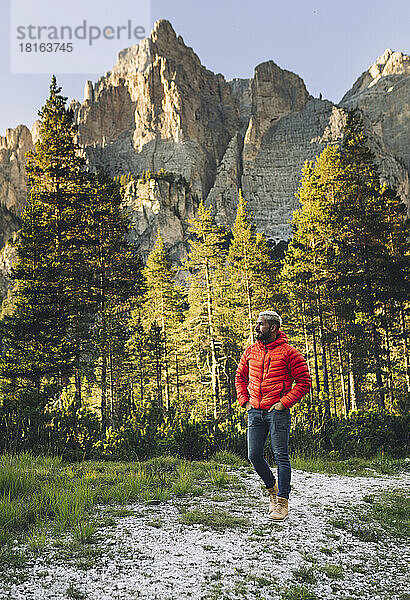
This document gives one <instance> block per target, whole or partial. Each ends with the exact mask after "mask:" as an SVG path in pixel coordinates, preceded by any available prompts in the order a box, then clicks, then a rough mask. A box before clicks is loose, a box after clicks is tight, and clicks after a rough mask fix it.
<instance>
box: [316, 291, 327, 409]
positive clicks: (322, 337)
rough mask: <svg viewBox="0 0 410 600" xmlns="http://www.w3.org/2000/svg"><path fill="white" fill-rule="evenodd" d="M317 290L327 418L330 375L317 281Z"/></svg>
mask: <svg viewBox="0 0 410 600" xmlns="http://www.w3.org/2000/svg"><path fill="white" fill-rule="evenodd" d="M316 291H317V310H318V315H319V336H320V350H321V354H322V375H323V395H324V406H325V418H329V417H330V400H329V375H328V368H327V357H326V346H325V340H324V326H323V313H322V305H321V300H320V291H319V284H318V282H317V281H316Z"/></svg>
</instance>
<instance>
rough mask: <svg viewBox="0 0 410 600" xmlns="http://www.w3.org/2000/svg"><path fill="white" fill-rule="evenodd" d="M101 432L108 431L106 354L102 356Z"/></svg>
mask: <svg viewBox="0 0 410 600" xmlns="http://www.w3.org/2000/svg"><path fill="white" fill-rule="evenodd" d="M101 360H102V364H101V431H102V434H103V435H105V432H106V431H107V357H106V356H105V352H103V355H102V356H101Z"/></svg>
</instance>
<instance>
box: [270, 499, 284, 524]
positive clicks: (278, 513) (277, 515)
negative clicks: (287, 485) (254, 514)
mask: <svg viewBox="0 0 410 600" xmlns="http://www.w3.org/2000/svg"><path fill="white" fill-rule="evenodd" d="M288 512H289V510H288V499H287V498H281V497H280V496H276V508H275V510H274V511H272V512H270V513H269V518H270V519H273V520H274V521H283V520H284V519H286V517H287V516H288Z"/></svg>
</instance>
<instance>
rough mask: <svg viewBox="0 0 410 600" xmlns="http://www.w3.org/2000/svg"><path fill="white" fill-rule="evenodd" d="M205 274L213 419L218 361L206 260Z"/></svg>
mask: <svg viewBox="0 0 410 600" xmlns="http://www.w3.org/2000/svg"><path fill="white" fill-rule="evenodd" d="M205 274H206V293H207V309H208V329H209V338H210V342H211V380H212V397H213V405H214V409H213V410H214V418H215V419H216V418H217V416H218V404H219V382H218V361H217V354H216V346H215V334H214V325H213V311H212V296H211V282H210V277H209V266H208V259H206V260H205Z"/></svg>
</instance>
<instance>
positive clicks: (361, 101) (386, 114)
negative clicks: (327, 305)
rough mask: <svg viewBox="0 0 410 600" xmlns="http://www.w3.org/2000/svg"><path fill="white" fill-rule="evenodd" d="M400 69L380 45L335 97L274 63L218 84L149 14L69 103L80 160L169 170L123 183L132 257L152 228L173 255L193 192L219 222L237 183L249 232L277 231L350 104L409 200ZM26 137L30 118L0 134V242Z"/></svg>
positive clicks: (16, 208) (8, 225)
mask: <svg viewBox="0 0 410 600" xmlns="http://www.w3.org/2000/svg"><path fill="white" fill-rule="evenodd" d="M408 75H409V57H408V56H407V55H404V54H402V53H400V52H392V51H391V50H386V52H385V53H384V54H383V56H382V57H380V58H379V59H377V61H376V62H375V64H374V65H372V66H371V67H370V68H369V69H368V70H367V71H366V72H365V73H363V74H362V75H361V76H360V77H359V79H358V80H357V81H356V83H355V84H354V85H353V87H352V89H351V90H350V91H349V92H347V93H346V94H345V96H344V97H343V99H342V100H341V102H340V103H339V104H338V105H335V104H333V103H332V102H329V101H328V100H322V99H317V98H313V97H312V96H311V95H310V94H309V92H308V91H307V89H306V86H305V84H304V82H303V80H302V79H301V78H300V77H299V76H298V75H296V74H294V73H291V72H290V71H286V70H284V69H281V68H280V67H279V66H278V65H276V64H275V63H274V62H273V61H267V62H265V63H262V64H260V65H258V66H257V67H256V68H255V73H254V76H253V78H251V79H232V80H230V81H227V80H225V78H224V77H223V75H221V74H214V73H212V72H211V71H209V70H208V69H206V68H205V67H204V66H203V65H202V64H201V62H200V60H199V58H198V56H197V55H196V54H195V52H194V51H193V50H192V48H189V47H188V46H186V45H185V43H184V40H183V39H182V37H181V36H177V35H176V33H175V31H174V30H173V28H172V26H171V24H170V23H169V22H168V21H165V20H160V21H157V23H155V26H154V29H153V31H152V32H151V35H150V37H149V38H147V39H145V40H143V41H142V42H141V43H140V44H139V45H136V46H132V47H130V48H127V49H125V50H123V51H122V52H120V53H119V55H118V58H117V62H116V63H115V65H114V66H113V68H112V70H111V71H109V72H107V73H106V74H105V75H104V76H103V77H101V78H100V79H98V81H96V82H95V83H93V82H91V81H88V82H86V84H85V91H84V100H83V101H82V102H81V103H80V102H77V101H75V102H72V104H71V109H72V110H73V114H74V121H75V124H76V127H77V132H78V133H77V141H78V143H79V144H80V146H81V147H82V148H83V151H84V155H85V157H86V159H87V162H88V165H89V168H90V169H92V170H96V169H98V168H104V169H106V170H107V171H108V172H109V173H110V174H111V175H122V174H126V173H129V172H131V173H134V174H140V173H142V171H143V170H147V169H149V170H150V171H151V172H157V171H159V170H160V169H164V170H165V171H167V172H170V173H173V174H174V175H175V177H173V178H169V180H166V179H162V180H159V181H155V180H150V181H149V182H145V183H138V182H136V181H134V182H131V183H130V184H129V185H128V189H127V203H128V205H129V207H130V209H131V211H132V214H133V219H134V221H135V230H134V234H133V236H134V239H135V241H136V243H137V245H138V246H139V248H140V250H141V252H142V254H143V255H144V256H146V255H147V254H148V252H149V250H150V249H151V248H152V245H153V242H154V239H155V236H156V232H157V229H158V227H159V228H160V230H161V233H162V236H163V238H164V241H165V243H166V245H167V247H168V248H169V249H170V252H171V256H172V258H173V259H174V260H176V261H177V260H179V259H181V258H182V257H183V256H184V254H185V252H186V219H187V218H189V217H191V216H193V215H194V214H195V211H196V207H197V205H198V202H199V199H200V198H203V199H205V200H206V202H207V203H211V204H212V205H213V206H214V208H215V210H216V214H217V218H218V220H219V222H221V223H223V224H225V225H227V224H230V223H232V222H233V219H234V217H235V208H236V201H237V195H238V189H239V188H240V187H241V188H242V190H243V193H244V196H245V198H246V199H247V200H248V206H249V208H250V209H251V210H252V211H253V213H254V219H255V223H256V226H257V229H258V230H259V231H264V232H265V233H266V235H267V236H268V238H269V239H270V240H271V241H272V242H279V241H281V240H285V239H287V238H288V237H289V235H290V225H289V219H290V217H291V215H292V211H293V210H294V209H295V208H296V207H297V201H296V198H295V195H294V194H295V191H296V190H297V188H298V185H299V180H300V171H301V168H302V166H303V164H304V162H305V160H306V159H309V160H311V159H313V158H314V157H315V156H316V155H317V154H318V153H320V152H321V151H322V149H323V148H324V147H325V146H326V145H327V144H329V143H338V142H340V141H341V139H342V133H343V124H344V122H345V118H346V109H348V108H350V107H358V108H360V109H361V110H362V111H363V114H364V119H365V124H366V128H367V133H368V136H369V142H370V145H371V147H372V149H373V150H374V152H375V155H376V158H377V160H378V162H379V165H380V170H381V175H382V177H383V179H384V180H386V181H387V182H388V183H389V185H392V186H394V187H397V188H398V190H399V193H400V194H401V196H402V198H403V200H405V201H407V202H408V200H409V170H410V156H409V148H408V144H407V143H406V140H407V136H408V120H409V100H408V99H409V97H410V94H409V90H408V88H409V76H408ZM37 135H38V126H36V125H35V126H34V127H33V129H32V131H31V132H30V131H29V130H28V129H27V128H26V127H25V126H24V125H20V126H18V127H17V128H16V129H15V130H11V129H8V130H7V133H6V136H5V137H4V138H0V191H1V194H2V207H3V209H2V210H3V213H2V214H1V222H0V230H1V232H2V235H3V242H4V241H6V240H7V239H8V238H9V237H10V235H12V233H13V231H15V230H16V228H17V226H18V216H19V214H20V212H21V210H22V207H23V206H24V199H25V195H26V183H25V175H24V152H25V151H26V150H29V149H31V148H32V147H33V141H35V139H36V136H37ZM0 258H1V257H0ZM0 268H1V267H0Z"/></svg>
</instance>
